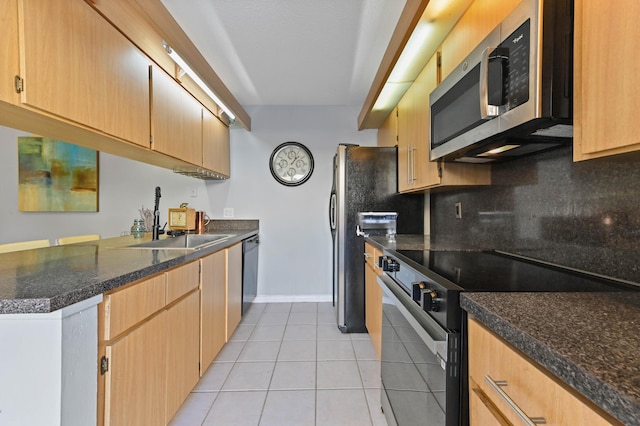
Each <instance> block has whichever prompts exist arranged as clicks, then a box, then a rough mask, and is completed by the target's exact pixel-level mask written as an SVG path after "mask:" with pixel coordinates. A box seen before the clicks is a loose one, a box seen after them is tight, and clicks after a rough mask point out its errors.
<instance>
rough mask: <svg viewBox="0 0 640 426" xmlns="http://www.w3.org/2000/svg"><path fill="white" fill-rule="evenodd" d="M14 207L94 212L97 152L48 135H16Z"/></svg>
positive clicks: (96, 193)
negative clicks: (16, 176) (15, 200)
mask: <svg viewBox="0 0 640 426" xmlns="http://www.w3.org/2000/svg"><path fill="white" fill-rule="evenodd" d="M18 210H19V211H21V212H97V211H98V152H97V151H95V150H93V149H89V148H84V147H81V146H78V145H73V144H70V143H67V142H62V141H57V140H53V139H49V138H43V137H38V136H24V137H22V136H21V137H18Z"/></svg>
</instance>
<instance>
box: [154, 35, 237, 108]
mask: <svg viewBox="0 0 640 426" xmlns="http://www.w3.org/2000/svg"><path fill="white" fill-rule="evenodd" d="M162 46H163V47H164V50H166V52H167V54H168V55H169V56H170V57H171V59H173V62H175V63H176V64H177V65H178V66H179V67H180V68H182V71H184V72H185V74H187V75H188V76H189V77H191V80H193V81H194V82H195V83H196V84H197V85H198V86H200V88H201V89H202V90H204V92H205V93H206V94H207V96H209V97H210V98H211V99H213V101H214V102H215V103H216V104H217V105H218V106H219V107H220V108H221V109H222V110H223V111H224V112H225V113H226V114H227V115H228V116H229V118H230V119H231V120H234V119H235V118H236V116H235V115H234V114H233V113H232V112H231V110H230V109H229V108H227V106H226V105H225V104H224V103H222V101H221V100H220V99H219V98H218V97H217V96H216V95H215V94H214V93H213V91H212V90H211V89H209V86H207V84H206V83H205V82H204V81H202V79H201V78H200V77H199V76H198V74H196V72H195V71H194V70H193V69H191V67H190V66H189V65H188V64H187V63H186V62H185V60H184V59H182V57H181V56H180V55H178V54H177V53H176V51H175V50H173V49H172V48H171V46H169V44H168V43H167V42H166V41H163V42H162Z"/></svg>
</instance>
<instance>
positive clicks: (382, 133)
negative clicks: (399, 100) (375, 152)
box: [378, 108, 398, 146]
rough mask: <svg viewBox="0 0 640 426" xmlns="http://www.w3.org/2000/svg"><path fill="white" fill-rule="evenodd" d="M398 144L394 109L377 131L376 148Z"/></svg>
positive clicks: (396, 112) (396, 111)
mask: <svg viewBox="0 0 640 426" xmlns="http://www.w3.org/2000/svg"><path fill="white" fill-rule="evenodd" d="M397 144H398V110H397V108H394V109H393V110H392V111H391V112H390V113H389V116H388V117H387V119H386V120H384V123H382V126H380V128H379V129H378V146H396V145H397Z"/></svg>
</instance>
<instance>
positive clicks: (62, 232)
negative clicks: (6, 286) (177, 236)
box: [0, 126, 209, 244]
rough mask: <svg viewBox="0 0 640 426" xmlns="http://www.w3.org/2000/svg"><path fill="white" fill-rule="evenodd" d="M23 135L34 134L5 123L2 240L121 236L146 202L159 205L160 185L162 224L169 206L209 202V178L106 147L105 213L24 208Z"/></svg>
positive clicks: (0, 137)
mask: <svg viewBox="0 0 640 426" xmlns="http://www.w3.org/2000/svg"><path fill="white" fill-rule="evenodd" d="M18 136H29V134H28V133H25V132H22V131H18V130H15V129H10V128H7V127H2V126H0V159H1V160H0V164H1V165H2V167H1V168H0V182H1V183H0V200H2V202H1V203H0V218H2V224H1V225H0V244H1V243H9V242H14V241H24V240H32V239H45V238H46V239H49V240H50V241H51V243H52V244H54V243H55V239H56V238H57V237H62V236H69V235H80V234H94V233H98V234H100V235H101V236H102V237H103V238H108V237H116V236H119V235H120V233H121V232H122V231H128V230H129V229H130V228H131V224H132V223H133V219H135V218H138V217H139V214H138V209H140V208H141V207H142V206H143V205H144V207H145V208H149V209H153V201H154V193H155V187H156V186H160V187H161V189H162V198H161V199H160V220H161V225H163V224H164V223H165V222H166V220H167V209H168V208H169V207H178V206H179V205H180V203H182V202H187V203H189V206H190V207H193V208H196V209H199V210H207V209H208V207H209V200H208V198H207V191H206V187H205V184H204V181H202V180H199V179H194V178H189V177H185V176H181V175H177V174H175V173H173V172H172V171H170V170H166V169H162V168H160V167H155V166H150V165H147V164H143V163H138V162H136V161H131V160H127V159H124V158H120V157H116V156H113V155H109V154H105V153H102V152H101V153H100V156H99V171H100V176H99V179H100V181H99V212H97V213H61V212H56V213H26V212H19V211H18V148H17V146H18V145H17V138H18ZM44 136H46V135H44ZM192 189H196V192H197V197H195V198H194V197H191V191H192Z"/></svg>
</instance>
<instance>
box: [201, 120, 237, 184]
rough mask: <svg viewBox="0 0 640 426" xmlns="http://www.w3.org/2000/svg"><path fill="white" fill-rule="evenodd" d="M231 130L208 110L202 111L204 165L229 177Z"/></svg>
mask: <svg viewBox="0 0 640 426" xmlns="http://www.w3.org/2000/svg"><path fill="white" fill-rule="evenodd" d="M229 155H230V153H229V128H228V127H227V125H226V124H224V123H223V122H222V121H220V119H218V118H217V117H216V116H215V115H213V114H212V113H211V112H210V111H209V110H208V109H206V108H203V110H202V165H203V166H204V168H205V169H209V170H213V171H214V172H216V173H220V174H222V175H225V176H227V177H229V176H231V171H230V166H229V160H230V159H229Z"/></svg>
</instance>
